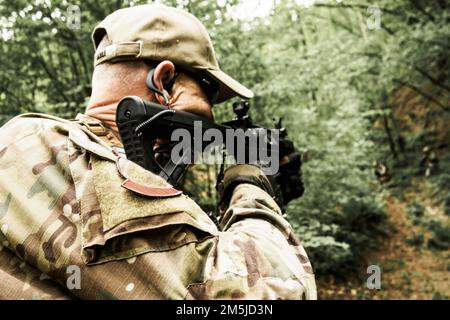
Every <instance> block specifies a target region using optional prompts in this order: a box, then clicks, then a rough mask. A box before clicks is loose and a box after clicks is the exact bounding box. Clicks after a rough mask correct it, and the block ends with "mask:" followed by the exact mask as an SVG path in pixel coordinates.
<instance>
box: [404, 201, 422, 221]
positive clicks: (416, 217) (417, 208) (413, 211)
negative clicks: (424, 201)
mask: <svg viewBox="0 0 450 320" xmlns="http://www.w3.org/2000/svg"><path fill="white" fill-rule="evenodd" d="M424 212H425V208H424V207H423V206H422V205H421V204H420V203H418V202H416V201H413V202H411V203H410V204H409V205H408V214H409V217H410V219H411V221H412V223H413V224H414V225H417V224H419V223H420V222H421V219H422V217H423V214H424Z"/></svg>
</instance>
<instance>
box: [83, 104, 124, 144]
mask: <svg viewBox="0 0 450 320" xmlns="http://www.w3.org/2000/svg"><path fill="white" fill-rule="evenodd" d="M117 105H118V102H117V101H114V102H111V103H101V104H95V103H89V104H88V106H87V108H86V112H85V114H86V115H87V116H89V117H92V118H95V119H98V120H100V121H101V122H103V123H104V124H106V125H107V126H108V127H109V128H110V129H111V131H112V132H113V134H114V135H115V136H116V137H119V136H120V135H119V129H118V128H117V124H116V110H117Z"/></svg>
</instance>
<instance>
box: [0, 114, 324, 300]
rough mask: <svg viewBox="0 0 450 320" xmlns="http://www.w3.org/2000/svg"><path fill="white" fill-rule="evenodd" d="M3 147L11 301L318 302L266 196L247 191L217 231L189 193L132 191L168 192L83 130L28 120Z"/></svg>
mask: <svg viewBox="0 0 450 320" xmlns="http://www.w3.org/2000/svg"><path fill="white" fill-rule="evenodd" d="M83 117H84V118H83ZM81 119H87V118H86V117H85V116H81ZM90 121H94V120H93V119H90ZM0 137H1V140H0V227H1V232H0V298H1V299H73V298H83V299H230V298H243V299H280V298H281V299H300V298H307V299H315V298H316V287H315V280H314V275H313V272H312V268H311V264H310V262H309V260H308V258H307V255H306V253H305V251H304V249H303V247H302V246H301V245H300V243H299V242H298V240H297V239H296V237H295V236H294V234H293V231H292V229H291V227H290V225H289V224H288V222H287V221H286V220H284V219H283V218H282V216H281V214H280V209H279V208H278V206H277V205H276V204H275V202H274V201H273V200H272V199H271V198H270V196H269V195H268V194H266V193H265V192H264V191H262V190H261V189H259V188H257V187H255V186H253V185H248V184H242V185H240V186H238V187H237V188H236V190H235V191H234V194H233V197H232V200H231V203H230V206H229V208H228V210H227V211H226V213H225V215H224V217H223V219H222V220H221V224H220V230H219V229H218V228H217V227H216V226H215V224H214V223H213V222H212V221H211V220H210V219H209V217H208V216H207V214H206V213H204V212H203V211H202V209H200V207H198V206H197V205H196V203H194V202H193V201H192V200H191V199H190V198H188V197H187V196H186V195H183V194H181V195H178V196H173V197H166V198H164V197H154V198H152V197H145V196H142V195H141V194H139V190H137V191H136V190H132V189H133V188H131V189H130V188H128V189H127V188H124V187H122V185H123V183H124V181H133V182H135V183H137V184H138V185H139V186H143V187H149V188H168V187H170V186H169V185H168V184H167V183H166V182H165V181H164V180H163V179H161V178H160V177H158V176H156V175H154V174H152V173H150V172H148V171H146V170H144V169H142V168H141V167H139V166H137V165H135V164H134V163H132V162H130V161H128V160H126V159H124V158H123V157H120V156H118V154H117V153H116V152H114V149H113V148H112V147H111V146H110V145H109V144H108V143H106V142H104V141H103V140H102V139H100V138H99V137H98V136H96V135H94V134H93V133H92V132H91V131H90V130H87V129H86V128H85V126H81V125H80V124H78V123H75V122H71V121H68V120H63V119H60V118H56V117H52V116H47V115H41V114H25V115H22V116H19V117H16V118H14V119H13V120H11V121H9V122H8V123H7V124H6V125H4V126H3V127H2V128H1V129H0Z"/></svg>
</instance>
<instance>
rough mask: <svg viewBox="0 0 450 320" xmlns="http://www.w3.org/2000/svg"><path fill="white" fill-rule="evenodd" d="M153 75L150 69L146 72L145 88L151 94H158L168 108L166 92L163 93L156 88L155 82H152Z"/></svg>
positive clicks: (153, 72)
mask: <svg viewBox="0 0 450 320" xmlns="http://www.w3.org/2000/svg"><path fill="white" fill-rule="evenodd" d="M154 74H155V69H151V70H150V71H149V72H148V75H147V80H146V81H145V84H146V85H147V87H148V88H149V89H150V90H151V91H153V92H155V93H156V94H159V95H160V96H162V97H163V98H164V103H165V105H166V106H169V103H170V100H169V96H168V95H167V93H166V92H164V91H163V90H159V89H158V88H157V87H156V85H155V82H154V81H153V79H154V78H153V76H154Z"/></svg>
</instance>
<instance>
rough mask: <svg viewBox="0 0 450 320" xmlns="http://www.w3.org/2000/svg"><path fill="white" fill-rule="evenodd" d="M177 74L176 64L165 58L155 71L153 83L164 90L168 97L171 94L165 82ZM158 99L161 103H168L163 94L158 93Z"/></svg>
mask: <svg viewBox="0 0 450 320" xmlns="http://www.w3.org/2000/svg"><path fill="white" fill-rule="evenodd" d="M174 75H175V65H174V64H173V63H172V62H171V61H169V60H164V61H163V62H161V63H159V64H158V66H157V67H156V68H155V71H154V73H153V84H154V86H155V87H156V88H157V89H158V90H160V91H162V92H164V94H165V95H166V97H168V96H169V93H168V92H167V91H166V90H165V88H164V84H165V83H167V82H169V81H170V80H171V79H172V78H173V77H174ZM156 99H157V100H158V102H159V103H160V104H166V103H165V102H166V101H165V99H164V97H163V96H161V95H158V94H157V95H156Z"/></svg>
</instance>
